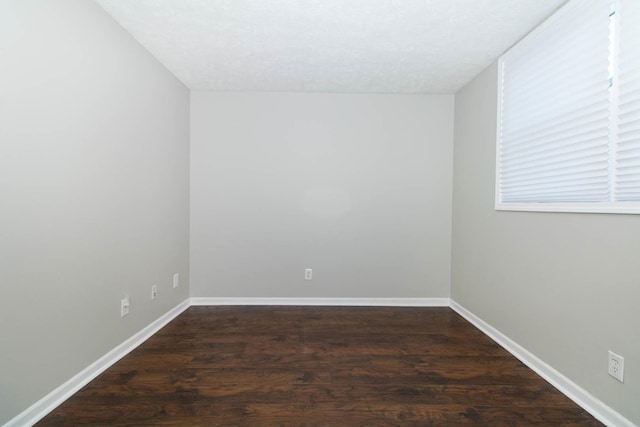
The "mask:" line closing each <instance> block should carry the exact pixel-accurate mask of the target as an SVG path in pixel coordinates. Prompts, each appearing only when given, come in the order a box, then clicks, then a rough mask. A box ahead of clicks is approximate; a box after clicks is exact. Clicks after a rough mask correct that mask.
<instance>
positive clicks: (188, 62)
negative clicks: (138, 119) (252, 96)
mask: <svg viewBox="0 0 640 427" xmlns="http://www.w3.org/2000/svg"><path fill="white" fill-rule="evenodd" d="M96 1H97V2H98V3H99V4H100V5H101V6H102V7H103V8H104V9H105V10H106V11H107V12H108V13H109V14H110V15H111V16H113V18H115V19H116V20H117V21H118V22H119V23H120V24H121V25H122V26H123V27H124V28H125V29H126V30H127V31H129V33H131V35H133V37H134V38H136V39H137V40H138V41H139V42H140V43H141V44H142V45H143V46H144V47H146V48H147V49H148V50H149V51H150V52H151V53H152V54H153V55H154V56H155V57H156V58H158V59H159V60H160V62H162V63H163V64H164V65H165V66H166V67H167V68H168V69H169V70H170V71H172V72H173V73H174V74H175V75H176V76H177V77H178V78H179V79H180V80H181V81H182V82H183V83H184V84H185V85H187V86H188V87H189V88H191V89H201V90H243V91H291V92H366V93H455V92H456V91H457V90H458V89H460V88H461V87H462V86H464V85H465V84H466V83H467V82H468V81H469V80H471V79H472V78H473V77H474V76H475V75H476V74H478V73H479V72H480V71H482V69H484V68H485V67H486V66H488V65H489V64H490V63H491V62H493V61H494V60H495V59H497V58H498V57H499V56H500V55H501V54H502V53H503V52H505V51H506V50H507V49H508V48H509V47H511V46H512V45H513V44H514V43H516V42H517V41H518V40H519V39H520V38H522V37H523V36H524V35H525V34H527V33H528V32H529V31H531V30H532V29H533V28H535V27H536V26H537V25H538V24H539V23H541V22H542V21H543V20H544V19H545V18H546V17H548V16H549V15H550V14H552V13H553V11H555V10H556V9H557V8H558V7H559V6H561V5H562V4H564V3H565V2H566V0H96Z"/></svg>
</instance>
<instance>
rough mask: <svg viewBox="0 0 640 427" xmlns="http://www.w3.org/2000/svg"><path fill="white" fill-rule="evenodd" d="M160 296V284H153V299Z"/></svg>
mask: <svg viewBox="0 0 640 427" xmlns="http://www.w3.org/2000/svg"><path fill="white" fill-rule="evenodd" d="M156 298H158V285H153V286H152V287H151V299H156Z"/></svg>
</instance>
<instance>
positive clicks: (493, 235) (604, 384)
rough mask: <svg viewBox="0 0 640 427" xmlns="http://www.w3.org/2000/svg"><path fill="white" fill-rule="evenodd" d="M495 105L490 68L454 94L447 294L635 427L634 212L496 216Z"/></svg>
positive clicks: (639, 354)
mask: <svg viewBox="0 0 640 427" xmlns="http://www.w3.org/2000/svg"><path fill="white" fill-rule="evenodd" d="M496 100H497V65H495V64H494V65H493V66H491V67H490V68H488V69H487V70H486V71H484V72H483V73H482V74H480V75H479V76H478V77H476V78H475V79H474V80H473V81H472V82H471V83H469V84H468V85H467V86H466V87H465V88H463V89H462V90H461V91H460V92H458V93H457V94H456V97H455V130H454V134H455V138H454V139H455V145H454V174H453V251H452V285H451V296H452V298H453V299H454V300H455V301H456V302H458V303H460V304H462V305H463V306H464V307H466V308H467V309H469V310H471V311H472V312H473V313H474V314H476V315H477V316H479V317H480V318H482V319H483V320H485V321H486V322H488V323H489V324H491V325H492V326H494V327H495V328H497V329H498V330H500V331H501V332H502V333H504V334H506V335H507V336H508V337H510V338H511V339H513V340H514V341H516V342H518V343H519V344H521V345H522V346H524V347H525V348H526V349H527V350H529V351H531V352H532V353H534V354H535V355H536V356H538V357H539V358H541V359H542V360H544V361H545V362H547V363H548V364H549V365H551V366H552V367H553V368H555V369H556V370H558V371H560V372H561V373H562V374H564V375H565V376H567V377H568V378H569V379H571V380H572V381H573V382H575V383H577V384H578V385H580V386H581V387H583V388H584V389H586V390H587V391H589V392H590V393H591V394H593V395H594V396H596V397H597V398H598V399H600V400H602V401H603V402H604V403H605V404H607V405H608V406H610V407H611V408H613V409H614V410H616V411H618V412H620V413H621V414H622V415H624V416H626V417H627V418H628V419H630V420H632V421H633V422H635V423H637V424H640V405H639V404H638V403H639V402H640V401H639V400H638V396H640V373H639V372H640V369H638V367H640V340H639V339H638V331H639V330H640V315H639V314H638V313H639V311H638V308H637V303H638V301H640V263H638V254H640V216H637V215H614V214H610V215H604V214H571V213H565V214H561V213H531V212H504V211H495V210H494V187H495V184H494V183H495V176H494V173H495V141H496V111H497V107H496ZM608 350H613V351H615V352H616V353H618V354H620V355H622V356H624V358H625V381H624V384H621V383H619V382H617V381H616V380H614V379H613V378H611V377H609V376H608V375H607V351H608Z"/></svg>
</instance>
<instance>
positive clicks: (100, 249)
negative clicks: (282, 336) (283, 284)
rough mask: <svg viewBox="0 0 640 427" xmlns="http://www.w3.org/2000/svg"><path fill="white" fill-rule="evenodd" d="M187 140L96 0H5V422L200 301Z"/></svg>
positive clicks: (180, 114) (177, 99)
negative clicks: (155, 292) (194, 295)
mask: <svg viewBox="0 0 640 427" xmlns="http://www.w3.org/2000/svg"><path fill="white" fill-rule="evenodd" d="M188 139H189V92H188V90H187V89H186V88H185V87H184V86H183V85H182V84H181V83H179V82H178V81H177V80H176V79H175V78H174V77H173V76H172V75H170V74H169V73H168V72H167V71H166V70H165V69H164V68H163V67H162V66H160V65H159V64H158V63H157V62H156V61H155V60H154V59H153V58H152V57H151V56H150V55H149V54H148V53H147V52H146V51H145V50H144V49H142V47H140V46H139V45H138V44H137V43H136V42H135V41H134V40H133V39H132V38H131V37H130V36H129V35H128V34H127V33H126V32H125V31H124V30H123V29H122V28H121V27H119V26H118V24H116V23H115V22H114V21H113V19H111V18H110V17H109V16H108V15H107V14H106V13H105V12H104V11H103V10H102V9H101V8H100V7H99V6H97V5H96V4H95V3H94V2H90V1H85V0H57V1H49V0H20V1H11V0H9V1H7V0H0V424H2V423H4V422H6V421H8V420H9V419H11V418H12V417H13V416H15V415H17V414H18V413H20V412H21V411H23V410H24V409H26V408H27V407H28V406H30V405H31V404H33V403H34V402H36V401H37V400H38V399H40V398H41V397H43V396H44V395H46V394H47V393H49V392H50V391H52V390H53V389H54V388H56V387H57V386H59V385H61V384H62V383H64V382H65V381H67V380H68V379H69V378H71V377H72V376H73V375H75V374H77V373H78V372H80V371H81V370H82V369H84V368H85V367H87V366H88V365H89V364H91V363H92V362H94V361H96V360H97V359H98V358H99V357H101V356H103V355H104V354H105V353H107V352H108V351H109V350H111V349H112V348H114V347H115V346H117V345H118V344H120V343H122V342H123V341H124V340H126V339H127V338H128V337H130V336H131V335H133V334H134V333H136V332H138V331H139V330H140V329H142V328H143V327H144V326H147V325H148V324H149V323H151V322H152V321H153V320H155V319H157V318H158V317H160V316H161V315H162V314H164V313H166V312H167V311H168V310H169V309H170V308H172V307H174V306H176V305H177V304H178V303H179V302H181V301H183V300H184V299H185V298H187V296H188V293H189V289H188V209H189V199H188V197H189V188H188V185H189V181H188V179H189V176H188V167H189V160H188V156H189V152H188ZM174 272H178V273H180V274H181V278H182V286H181V287H180V288H178V289H175V290H174V289H173V288H172V286H171V278H172V274H173V273H174ZM152 284H157V285H158V287H159V297H158V299H156V300H154V301H151V299H150V288H151V285H152ZM125 294H128V295H130V297H131V304H132V305H131V313H130V315H129V316H128V317H125V318H122V319H121V318H120V299H121V298H122V297H123V296H124V295H125Z"/></svg>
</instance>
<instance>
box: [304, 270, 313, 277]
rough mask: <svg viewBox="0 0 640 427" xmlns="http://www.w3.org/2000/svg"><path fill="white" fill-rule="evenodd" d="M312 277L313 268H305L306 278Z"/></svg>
mask: <svg viewBox="0 0 640 427" xmlns="http://www.w3.org/2000/svg"><path fill="white" fill-rule="evenodd" d="M312 279H313V270H312V269H310V268H305V270H304V280H312Z"/></svg>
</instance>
